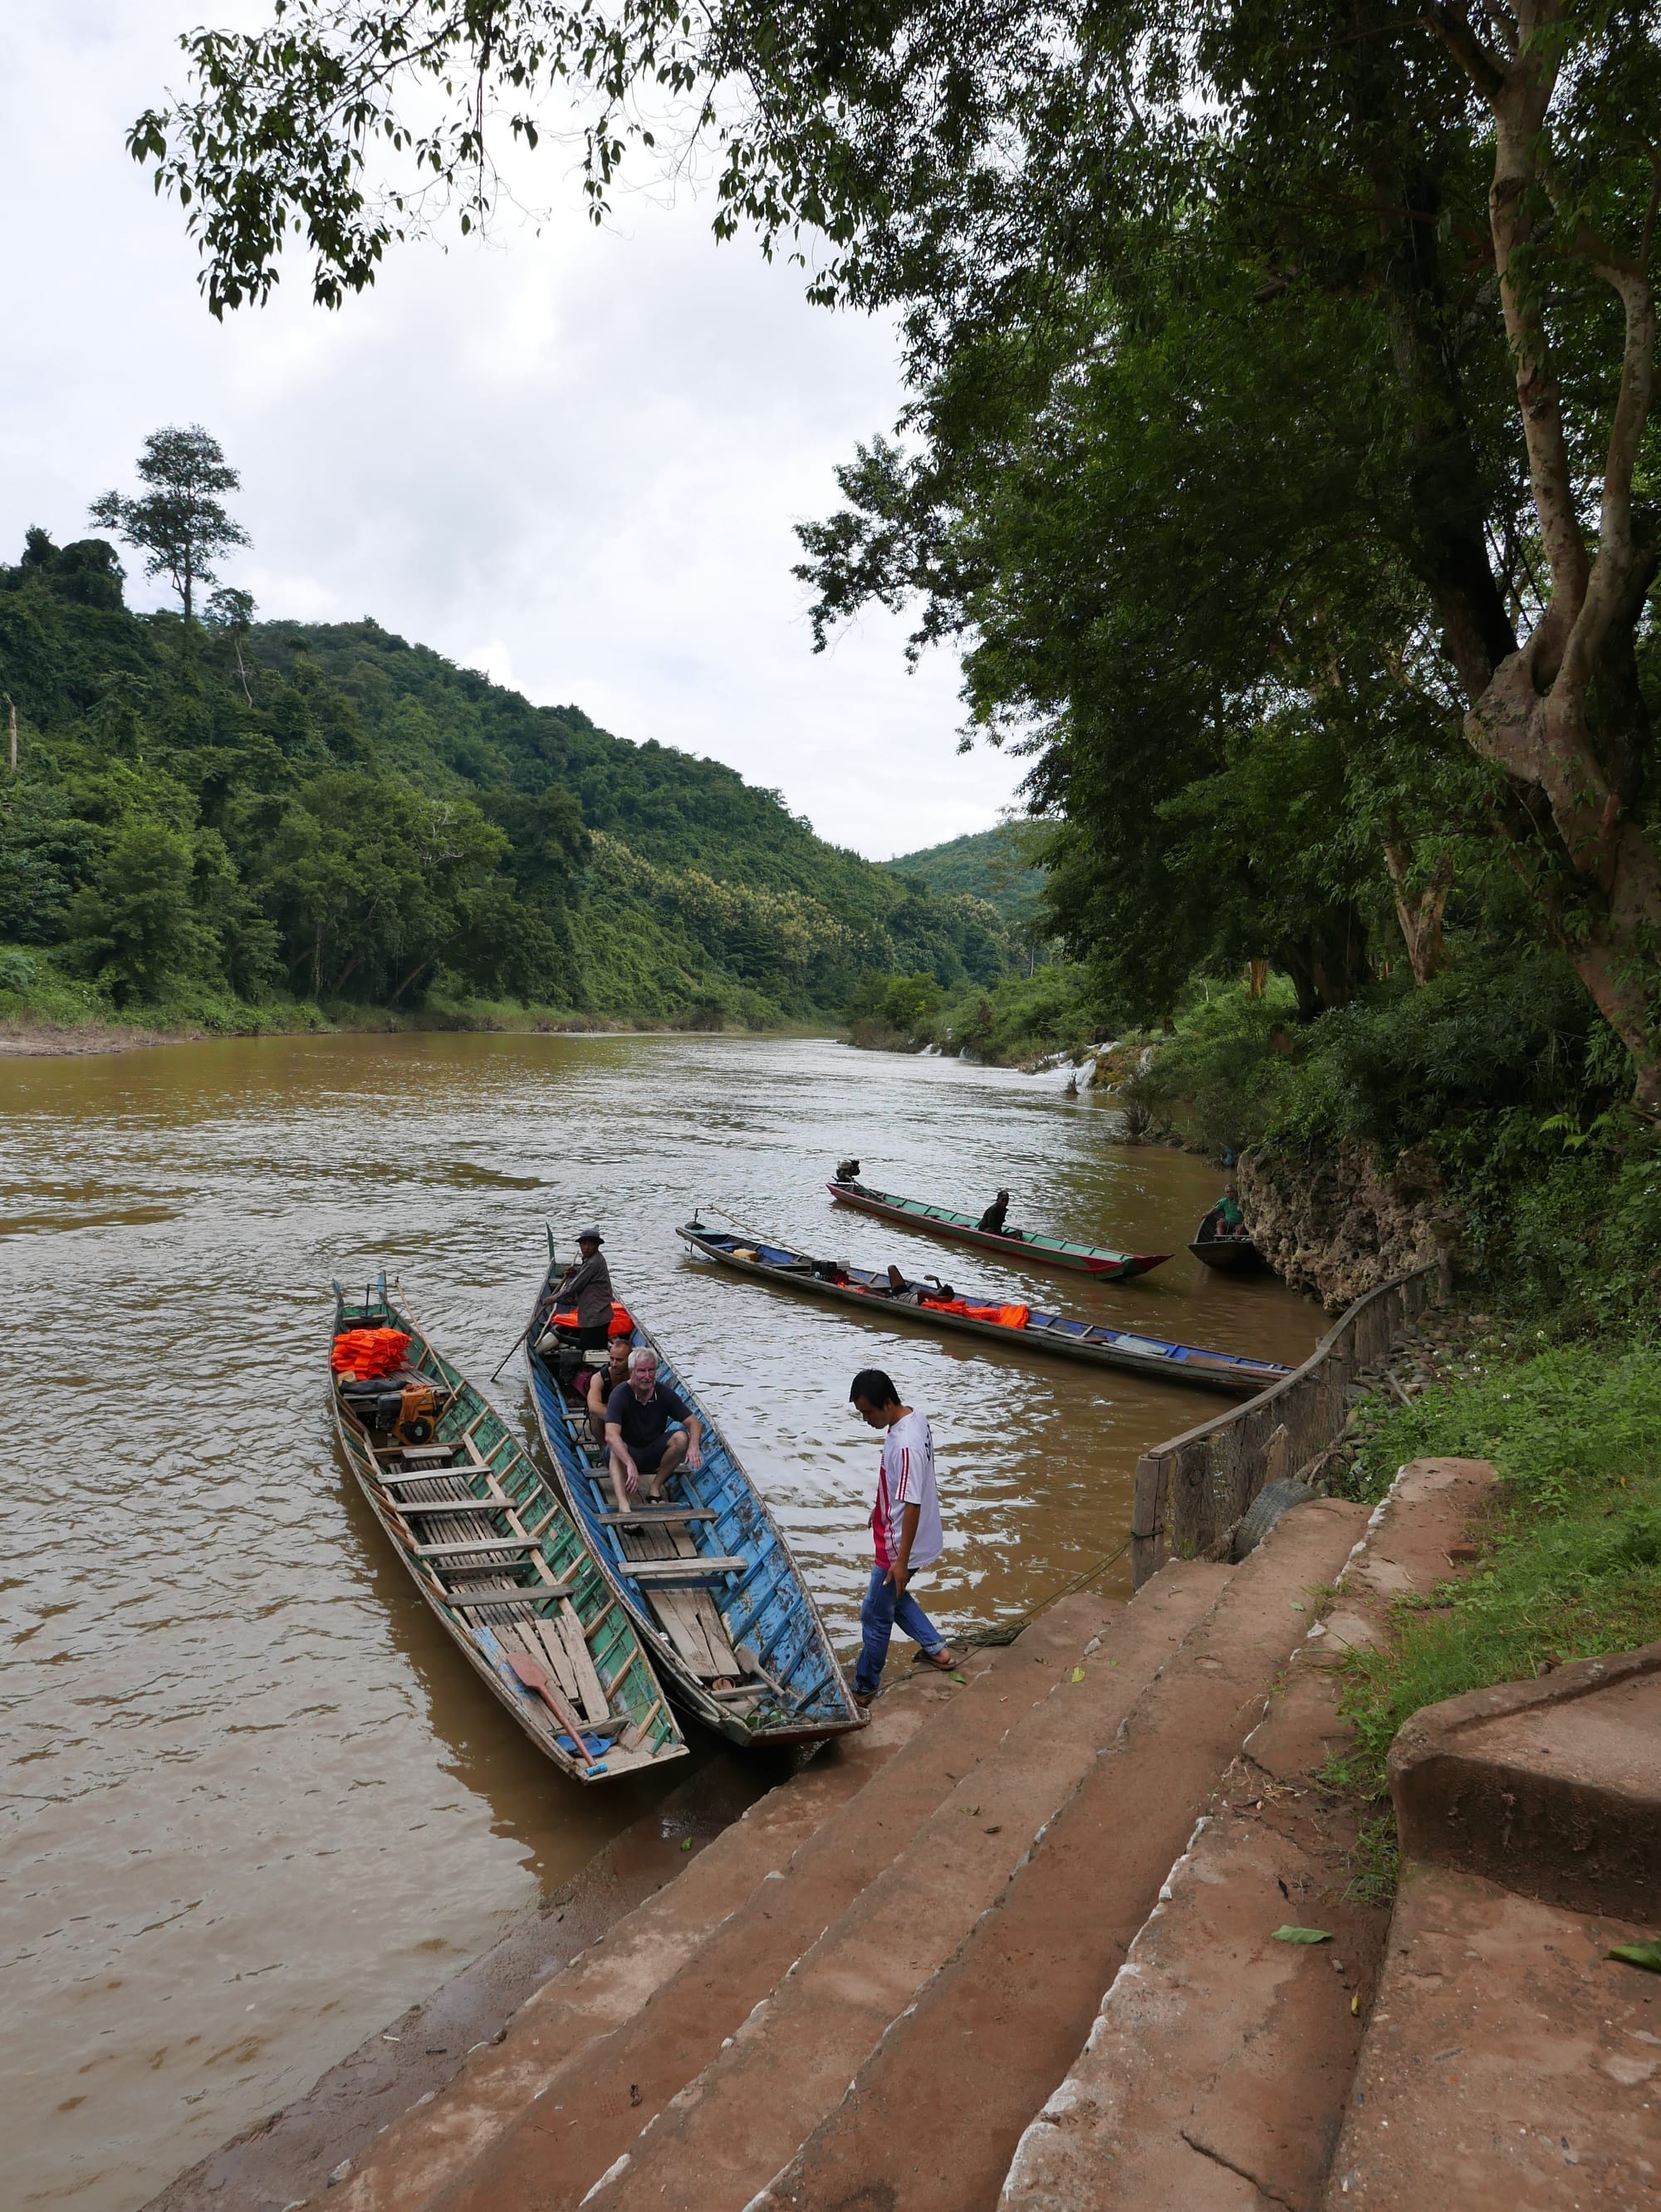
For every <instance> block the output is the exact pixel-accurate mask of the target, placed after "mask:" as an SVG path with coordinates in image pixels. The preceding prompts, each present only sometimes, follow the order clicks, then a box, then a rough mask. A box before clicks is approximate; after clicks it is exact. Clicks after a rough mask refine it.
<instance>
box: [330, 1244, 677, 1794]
mask: <svg viewBox="0 0 1661 2212" xmlns="http://www.w3.org/2000/svg"><path fill="white" fill-rule="evenodd" d="M401 1295H402V1294H401V1293H397V1294H396V1296H397V1297H401ZM352 1328H395V1329H400V1330H402V1331H403V1334H405V1335H406V1336H408V1338H409V1350H408V1352H406V1353H405V1355H404V1359H405V1365H404V1369H403V1371H402V1372H401V1373H399V1374H397V1375H393V1376H388V1377H386V1378H385V1381H384V1383H380V1384H379V1385H375V1386H368V1385H364V1386H360V1390H359V1391H358V1392H355V1393H354V1396H355V1398H356V1404H354V1402H353V1400H352V1399H351V1398H349V1396H348V1395H347V1389H346V1388H345V1378H344V1377H342V1376H334V1377H332V1378H331V1380H332V1385H333V1387H332V1388H331V1389H330V1398H331V1399H332V1400H333V1401H334V1408H335V1426H336V1430H337V1431H338V1432H339V1436H340V1441H341V1446H342V1449H343V1450H344V1452H345V1454H346V1456H347V1458H348V1460H349V1462H351V1467H352V1472H353V1474H355V1476H356V1477H357V1480H358V1486H359V1488H360V1489H361V1491H362V1492H363V1494H364V1496H365V1497H366V1498H367V1499H368V1501H369V1505H370V1510H372V1511H373V1514H374V1516H375V1518H376V1519H377V1520H378V1521H379V1522H380V1524H381V1526H382V1528H385V1531H386V1533H387V1535H388V1536H389V1537H390V1538H391V1541H392V1543H393V1546H394V1547H395V1548H396V1550H397V1553H398V1556H399V1557H400V1558H401V1559H403V1564H404V1565H405V1566H406V1567H407V1568H408V1569H409V1575H410V1578H411V1580H412V1581H413V1582H414V1583H415V1587H416V1589H418V1590H419V1591H420V1592H421V1595H422V1596H423V1597H424V1598H425V1599H426V1600H427V1603H428V1605H430V1606H431V1607H432V1608H433V1612H434V1613H436V1614H437V1616H438V1618H439V1620H440V1622H442V1624H443V1626H444V1627H445V1629H446V1631H447V1632H448V1634H449V1636H450V1638H451V1640H452V1642H453V1643H454V1644H456V1645H457V1647H458V1649H459V1650H460V1651H461V1653H462V1655H463V1656H464V1658H465V1659H466V1661H467V1662H468V1664H469V1665H470V1667H471V1668H473V1670H474V1672H475V1673H476V1674H478V1675H479V1676H480V1677H481V1678H482V1680H483V1681H484V1682H485V1683H486V1684H487V1685H488V1686H489V1688H490V1689H491V1690H492V1691H493V1692H494V1694H495V1696H496V1697H497V1698H498V1699H500V1701H501V1703H502V1704H503V1705H506V1708H507V1710H508V1711H509V1712H510V1713H512V1716H513V1717H514V1719H515V1720H516V1721H517V1722H518V1724H519V1726H520V1727H521V1728H522V1729H524V1732H525V1734H526V1735H528V1736H529V1737H530V1740H531V1741H532V1742H533V1743H534V1744H535V1745H536V1748H537V1749H538V1750H539V1751H543V1752H546V1753H547V1754H548V1756H549V1758H550V1759H552V1760H553V1761H554V1763H555V1765H556V1766H558V1767H560V1768H561V1769H562V1771H564V1772H566V1773H567V1774H569V1775H573V1776H574V1777H575V1778H576V1779H577V1780H578V1781H579V1782H603V1781H609V1780H613V1779H615V1778H616V1777H617V1776H619V1775H623V1774H638V1773H640V1772H641V1771H643V1770H644V1769H646V1767H649V1766H656V1765H662V1764H663V1763H664V1762H665V1761H667V1760H669V1759H682V1758H684V1757H685V1755H686V1749H687V1746H686V1740H685V1738H684V1737H683V1736H682V1733H681V1729H680V1727H679V1725H678V1723H676V1719H675V1717H674V1715H673V1714H672V1713H671V1711H670V1708H669V1705H668V1703H667V1701H666V1699H665V1698H664V1693H663V1690H662V1688H661V1686H660V1685H659V1683H658V1679H657V1677H656V1675H655V1674H653V1672H652V1662H651V1661H650V1659H649V1658H648V1657H647V1656H646V1650H645V1648H644V1646H643V1645H642V1644H641V1641H640V1637H639V1636H638V1635H637V1634H636V1632H635V1629H634V1624H633V1621H632V1620H630V1618H629V1615H628V1613H627V1610H626V1608H625V1607H622V1606H621V1605H619V1604H618V1602H617V1599H616V1594H615V1591H614V1590H613V1589H612V1588H611V1585H610V1583H609V1582H608V1581H607V1579H606V1577H605V1576H604V1575H603V1574H602V1572H601V1571H600V1569H599V1566H598V1565H597V1562H596V1561H595V1559H594V1558H593V1557H592V1555H591V1553H590V1550H589V1547H588V1544H587V1541H586V1539H585V1535H584V1534H583V1531H582V1529H581V1528H579V1525H578V1523H577V1522H575V1521H574V1520H573V1517H572V1516H571V1514H570V1512H569V1511H568V1510H567V1507H566V1505H565V1503H564V1501H563V1500H562V1499H561V1497H560V1496H559V1494H558V1492H556V1491H555V1488H554V1486H553V1485H552V1484H550V1483H549V1482H548V1481H547V1480H545V1479H544V1477H543V1475H542V1474H540V1473H539V1472H538V1471H537V1469H536V1466H535V1464H534V1462H532V1461H531V1460H530V1458H529V1457H528V1456H527V1455H526V1454H525V1453H524V1451H523V1450H521V1449H520V1447H519V1445H518V1442H517V1441H516V1439H515V1438H514V1437H513V1435H512V1431H510V1430H509V1429H508V1427H507V1425H506V1422H504V1421H503V1419H502V1418H501V1416H500V1414H499V1413H496V1411H495V1410H494V1407H491V1406H490V1405H489V1404H488V1402H487V1401H486V1400H485V1399H484V1398H483V1397H482V1395H480V1393H479V1392H478V1391H477V1390H476V1389H474V1388H473V1386H472V1384H471V1383H470V1382H468V1380H467V1379H466V1377H465V1376H464V1375H462V1374H461V1373H460V1372H459V1370H458V1369H456V1368H454V1367H452V1366H451V1364H450V1363H449V1362H448V1360H446V1359H444V1358H441V1357H440V1356H439V1353H438V1352H435V1351H434V1350H433V1347H432V1346H431V1345H430V1344H429V1343H428V1342H427V1338H426V1336H425V1335H424V1334H423V1333H422V1331H421V1328H420V1327H419V1325H418V1324H417V1323H416V1322H415V1321H413V1320H412V1319H411V1318H410V1316H409V1313H408V1312H407V1310H403V1308H402V1307H401V1306H400V1305H399V1304H397V1303H396V1300H395V1295H393V1294H389V1292H388V1291H387V1288H386V1279H385V1276H383V1277H382V1278H381V1279H380V1281H379V1284H378V1285H374V1286H373V1287H372V1288H371V1289H369V1290H368V1291H366V1293H365V1294H364V1296H363V1297H362V1298H361V1299H349V1298H348V1297H347V1296H346V1294H345V1292H344V1291H343V1290H342V1289H341V1286H340V1285H339V1284H338V1283H336V1285H335V1334H336V1337H338V1336H339V1335H340V1334H342V1333H343V1331H344V1330H347V1329H352ZM422 1386H425V1388H423V1387H422ZM404 1387H407V1388H409V1391H410V1396H409V1399H408V1400H406V1401H405V1402H406V1403H416V1404H422V1410H421V1412H420V1413H418V1414H417V1415H416V1416H415V1418H414V1419H408V1420H404V1419H397V1420H389V1421H388V1422H387V1423H386V1424H385V1425H380V1424H379V1422H377V1421H375V1420H373V1419H369V1418H366V1410H365V1409H366V1408H367V1404H368V1394H369V1393H370V1392H371V1391H372V1388H373V1389H379V1390H380V1391H381V1392H383V1393H384V1394H385V1395H386V1397H388V1398H389V1399H390V1398H395V1397H396V1396H397V1394H398V1392H399V1391H400V1389H401V1388H404ZM422 1401H426V1402H425V1403H422ZM389 1410H390V1408H389ZM417 1438H419V1439H420V1440H419V1441H417ZM516 1670H517V1671H516ZM538 1675H541V1676H542V1677H543V1679H544V1680H545V1681H546V1683H547V1685H548V1691H547V1694H546V1695H545V1694H544V1693H543V1692H542V1691H541V1690H538V1689H534V1688H531V1687H528V1686H527V1684H526V1679H525V1678H526V1677H527V1676H528V1677H529V1678H530V1680H532V1681H534V1680H535V1679H536V1676H538ZM549 1699H551V1700H552V1702H551V1703H550V1702H549ZM555 1706H557V1707H558V1708H559V1711H558V1713H557V1714H556V1712H555ZM579 1719H580V1720H581V1722H582V1723H583V1725H582V1729H581V1734H580V1736H579V1735H578V1734H577V1732H576V1731H575V1729H574V1728H573V1723H574V1722H575V1721H577V1720H579Z"/></svg>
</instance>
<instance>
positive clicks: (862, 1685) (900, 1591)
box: [848, 1367, 957, 1712]
mask: <svg viewBox="0 0 1661 2212" xmlns="http://www.w3.org/2000/svg"><path fill="white" fill-rule="evenodd" d="M848 1402H849V1403H850V1405H852V1407H853V1408H854V1410H855V1412H856V1413H858V1415H859V1418H860V1419H861V1420H862V1421H864V1422H865V1423H866V1425H868V1426H869V1427H870V1428H873V1429H886V1430H887V1431H888V1434H887V1436H886V1437H885V1438H884V1439H883V1444H882V1472H881V1473H880V1474H878V1476H877V1479H876V1505H875V1506H874V1507H873V1508H872V1510H871V1534H872V1535H873V1537H874V1538H875V1539H876V1565H875V1566H874V1567H873V1568H872V1569H871V1579H870V1589H867V1591H866V1592H865V1601H864V1604H863V1605H862V1606H861V1607H860V1608H859V1626H860V1631H861V1636H862V1642H861V1645H860V1651H859V1663H858V1666H857V1667H856V1668H855V1669H854V1674H853V1699H854V1703H855V1704H856V1705H858V1707H859V1709H860V1711H862V1712H864V1711H866V1710H867V1709H868V1708H869V1707H870V1705H871V1704H872V1702H873V1701H874V1700H875V1699H876V1692H877V1690H878V1688H879V1687H880V1686H881V1684H882V1668H883V1663H884V1662H885V1661H886V1660H887V1658H888V1640H889V1638H891V1637H892V1636H893V1634H894V1630H895V1628H896V1627H897V1628H898V1629H899V1630H900V1633H901V1635H903V1636H909V1637H910V1638H912V1642H913V1643H914V1644H916V1645H917V1646H918V1650H920V1651H921V1653H922V1655H923V1656H924V1659H926V1660H927V1661H928V1662H929V1664H930V1666H931V1667H937V1668H939V1670H940V1672H941V1673H942V1674H945V1673H947V1672H949V1669H950V1668H954V1667H955V1666H956V1664H957V1654H956V1653H955V1651H953V1650H951V1649H950V1647H949V1645H948V1644H947V1643H946V1640H945V1638H943V1636H942V1635H941V1633H940V1631H939V1630H938V1629H937V1627H936V1626H935V1625H934V1623H933V1622H932V1621H931V1620H930V1619H929V1616H928V1614H927V1613H924V1610H923V1608H922V1607H921V1606H920V1605H919V1604H918V1602H917V1600H916V1599H915V1598H914V1597H913V1596H912V1595H911V1592H910V1589H909V1587H908V1586H909V1584H910V1582H911V1578H912V1576H913V1575H915V1574H918V1573H920V1572H921V1571H922V1570H923V1569H924V1567H931V1566H932V1565H934V1563H935V1561H936V1560H937V1559H938V1558H939V1557H940V1555H941V1553H943V1551H944V1550H945V1548H946V1541H945V1538H944V1536H943V1534H942V1531H941V1527H940V1495H939V1492H938V1491H937V1489H936V1487H935V1480H934V1437H933V1435H932V1434H931V1431H930V1428H929V1424H928V1421H927V1419H926V1418H925V1417H924V1415H923V1414H921V1413H916V1412H914V1411H913V1410H912V1407H909V1406H902V1405H901V1404H900V1393H899V1392H898V1391H897V1390H896V1389H894V1383H893V1381H892V1380H891V1378H890V1377H889V1376H887V1375H885V1374H884V1373H883V1372H882V1369H881V1368H880V1367H862V1368H861V1369H860V1370H859V1372H858V1375H856V1376H854V1378H853V1384H852V1389H850V1390H849V1392H848Z"/></svg>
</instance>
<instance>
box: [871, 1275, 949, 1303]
mask: <svg viewBox="0 0 1661 2212" xmlns="http://www.w3.org/2000/svg"><path fill="white" fill-rule="evenodd" d="M956 1296H957V1293H956V1291H955V1290H953V1288H952V1286H951V1285H950V1284H949V1283H943V1282H942V1281H941V1279H940V1278H939V1276H938V1275H931V1276H930V1277H929V1279H928V1280H927V1281H926V1282H923V1283H908V1282H907V1281H906V1278H905V1277H904V1275H902V1274H901V1273H900V1270H899V1268H898V1267H890V1268H889V1270H888V1297H891V1298H892V1299H893V1300H894V1304H896V1305H901V1306H920V1305H921V1304H922V1303H923V1301H924V1298H931V1299H932V1298H946V1299H950V1298H955V1297H956Z"/></svg>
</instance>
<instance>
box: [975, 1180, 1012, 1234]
mask: <svg viewBox="0 0 1661 2212" xmlns="http://www.w3.org/2000/svg"><path fill="white" fill-rule="evenodd" d="M1008 1213H1009V1192H1008V1191H1007V1190H1001V1191H999V1193H998V1194H997V1197H996V1198H995V1199H994V1200H992V1202H991V1205H990V1206H988V1207H987V1208H986V1211H985V1212H984V1213H983V1214H982V1215H981V1217H980V1218H979V1221H977V1222H976V1224H975V1227H976V1228H977V1229H986V1230H990V1231H991V1234H992V1235H993V1236H994V1237H1001V1236H1003V1223H1004V1220H1005V1218H1006V1217H1007V1216H1008Z"/></svg>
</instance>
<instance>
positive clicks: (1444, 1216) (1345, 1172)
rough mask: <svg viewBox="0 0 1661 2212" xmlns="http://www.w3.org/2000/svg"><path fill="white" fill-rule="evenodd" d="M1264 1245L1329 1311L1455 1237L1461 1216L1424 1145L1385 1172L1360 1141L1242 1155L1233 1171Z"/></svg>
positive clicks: (1281, 1270)
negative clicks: (1297, 1152) (1324, 1149)
mask: <svg viewBox="0 0 1661 2212" xmlns="http://www.w3.org/2000/svg"><path fill="white" fill-rule="evenodd" d="M1236 1174H1237V1180H1238V1182H1239V1184H1240V1199H1241V1202H1242V1203H1243V1205H1244V1206H1245V1209H1246V1222H1247V1224H1248V1225H1249V1227H1250V1229H1251V1231H1252V1237H1253V1239H1254V1241H1255V1242H1256V1244H1257V1247H1258V1250H1259V1251H1260V1252H1261V1253H1262V1254H1263V1255H1264V1258H1265V1259H1266V1260H1267V1261H1269V1263H1270V1266H1271V1267H1273V1268H1274V1270H1275V1272H1276V1274H1277V1275H1279V1276H1280V1277H1281V1279H1282V1281H1283V1282H1284V1283H1286V1285H1288V1288H1289V1289H1292V1290H1294V1291H1313V1292H1314V1294H1315V1296H1316V1297H1318V1298H1319V1299H1320V1301H1321V1303H1322V1304H1323V1305H1324V1306H1325V1308H1326V1309H1327V1310H1328V1312H1329V1313H1339V1312H1342V1311H1343V1308H1344V1307H1345V1306H1347V1305H1349V1304H1350V1302H1351V1300H1352V1299H1355V1298H1359V1297H1363V1296H1364V1295H1365V1294H1366V1293H1367V1291H1371V1290H1376V1289H1377V1287H1378V1285H1379V1284H1380V1283H1385V1282H1388V1281H1389V1280H1390V1279H1391V1277H1392V1276H1394V1275H1404V1274H1406V1273H1409V1270H1410V1269H1412V1268H1414V1267H1425V1266H1427V1265H1428V1263H1429V1261H1433V1260H1434V1259H1435V1258H1436V1257H1437V1256H1438V1255H1439V1254H1440V1253H1441V1252H1443V1251H1445V1250H1447V1249H1450V1248H1451V1247H1452V1246H1453V1245H1454V1244H1455V1243H1457V1242H1458V1233H1459V1222H1458V1215H1457V1212H1456V1211H1455V1210H1454V1209H1453V1208H1452V1206H1451V1205H1450V1202H1449V1200H1448V1198H1447V1194H1446V1192H1445V1191H1444V1189H1443V1188H1442V1184H1441V1180H1440V1176H1439V1175H1438V1174H1437V1171H1436V1166H1435V1163H1434V1161H1433V1160H1432V1159H1431V1158H1429V1156H1428V1153H1426V1152H1424V1151H1423V1150H1422V1149H1420V1150H1417V1151H1414V1152H1403V1153H1402V1154H1401V1156H1400V1157H1399V1158H1397V1161H1396V1162H1395V1164H1394V1165H1393V1166H1392V1167H1391V1168H1390V1169H1389V1170H1386V1171H1383V1172H1381V1171H1380V1169H1379V1165H1378V1164H1377V1163H1376V1162H1375V1161H1374V1160H1373V1158H1372V1157H1371V1155H1370V1154H1368V1153H1367V1152H1365V1151H1363V1150H1362V1149H1361V1146H1353V1145H1351V1146H1344V1147H1343V1149H1342V1150H1341V1151H1340V1152H1337V1155H1336V1156H1334V1157H1332V1158H1326V1159H1321V1160H1316V1161H1311V1160H1308V1159H1304V1158H1294V1157H1292V1156H1291V1155H1289V1154H1285V1153H1273V1154H1269V1155H1261V1154H1254V1153H1246V1154H1245V1155H1244V1156H1243V1157H1242V1158H1241V1160H1240V1165H1239V1168H1238V1170H1237V1171H1236Z"/></svg>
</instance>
